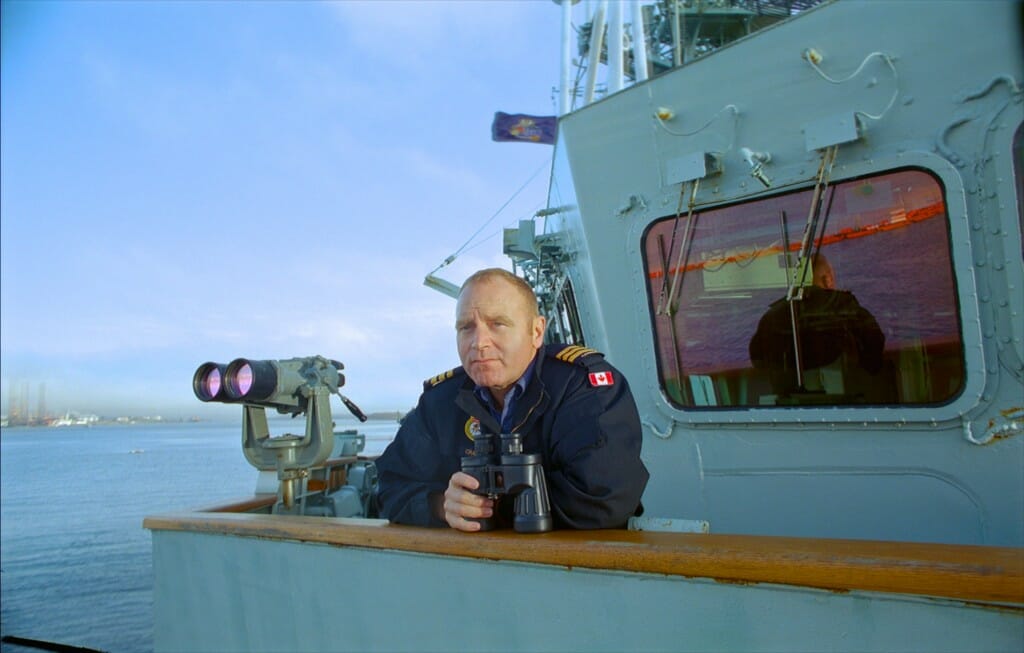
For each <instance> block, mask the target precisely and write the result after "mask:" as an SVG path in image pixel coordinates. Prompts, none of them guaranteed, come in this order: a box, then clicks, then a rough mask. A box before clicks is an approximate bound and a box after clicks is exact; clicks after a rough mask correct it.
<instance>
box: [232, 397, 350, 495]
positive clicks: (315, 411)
mask: <svg viewBox="0 0 1024 653" xmlns="http://www.w3.org/2000/svg"><path fill="white" fill-rule="evenodd" d="M301 392H302V393H303V394H304V395H306V398H307V399H308V404H307V406H308V407H307V409H306V433H305V435H304V436H298V435H290V434H285V435H280V436H276V437H271V436H270V428H269V427H268V425H267V414H266V408H264V407H263V406H253V405H248V404H247V405H245V406H244V408H245V411H244V413H243V415H242V451H243V452H244V453H245V458H246V460H248V461H249V463H250V464H251V465H252V466H253V467H255V468H256V469H259V470H277V478H278V481H279V484H278V490H277V504H275V506H274V513H275V514H292V513H294V514H299V512H301V508H300V507H297V506H296V501H295V498H296V497H297V496H300V495H301V493H302V482H303V480H304V479H306V478H307V477H308V476H309V470H310V468H312V467H316V466H317V465H321V464H323V462H324V461H325V460H327V458H328V456H330V455H331V450H332V449H333V448H334V422H333V421H332V418H331V404H330V399H331V391H330V389H329V388H327V387H325V386H317V387H312V388H310V387H308V386H307V387H304V388H302V390H301Z"/></svg>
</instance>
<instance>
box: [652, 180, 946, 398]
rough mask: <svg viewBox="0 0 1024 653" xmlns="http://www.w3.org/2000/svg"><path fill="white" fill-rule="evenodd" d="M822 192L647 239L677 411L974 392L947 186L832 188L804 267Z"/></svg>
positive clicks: (767, 202)
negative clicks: (966, 386)
mask: <svg viewBox="0 0 1024 653" xmlns="http://www.w3.org/2000/svg"><path fill="white" fill-rule="evenodd" d="M812 193H813V190H811V189H808V190H803V191H798V192H793V193H788V194H785V195H779V196H775V197H770V198H762V199H758V200H756V201H753V202H748V203H745V204H739V205H734V206H729V207H724V208H717V209H714V210H710V211H704V212H700V213H694V214H693V217H692V221H693V223H692V224H687V215H686V214H685V213H683V214H682V215H681V216H678V217H677V216H675V215H673V216H669V217H667V218H664V219H662V220H659V221H658V222H655V223H654V224H653V225H652V226H651V227H650V228H649V229H648V231H647V233H646V234H645V236H644V252H645V261H646V270H647V278H648V297H649V303H650V310H651V316H652V320H653V324H654V331H655V335H656V338H657V352H658V364H659V374H660V379H661V384H662V387H663V389H664V392H665V393H666V395H667V396H668V398H669V399H670V400H671V401H672V402H673V403H675V404H677V405H679V406H682V407H730V406H775V405H793V404H798V405H861V404H873V405H893V404H903V405H906V404H911V405H913V404H918V405H920V404H937V403H942V402H946V401H949V400H951V399H952V398H953V397H954V396H955V395H956V394H957V393H958V392H959V391H960V390H961V389H962V387H963V382H964V360H963V352H962V344H961V340H960V325H959V317H958V315H959V313H958V306H957V298H956V288H955V285H954V278H953V272H952V269H953V268H952V261H951V257H950V243H949V234H948V231H947V219H946V208H945V204H944V201H943V189H942V186H941V185H940V183H939V182H938V180H937V179H936V178H935V177H933V176H932V175H930V174H929V173H927V172H924V171H921V170H902V171H898V172H890V173H887V174H884V175H878V176H874V177H871V178H865V179H858V180H852V181H847V182H843V183H839V184H835V185H833V186H832V187H830V188H829V189H827V190H826V192H825V195H824V198H823V202H822V207H823V208H822V211H821V213H820V215H819V222H818V225H817V231H816V232H815V237H814V239H813V241H812V242H811V246H810V247H809V248H808V249H807V251H805V252H804V253H805V257H806V261H807V265H806V266H798V261H799V260H800V259H801V257H800V252H801V240H802V238H803V234H804V229H805V224H806V223H807V222H808V217H807V216H808V214H809V212H810V205H811V199H812ZM812 263H813V265H812ZM799 267H803V268H804V269H799Z"/></svg>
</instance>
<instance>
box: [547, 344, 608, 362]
mask: <svg viewBox="0 0 1024 653" xmlns="http://www.w3.org/2000/svg"><path fill="white" fill-rule="evenodd" d="M596 353H598V351H597V350H596V349H591V348H590V347H580V346H579V345H569V346H568V347H566V348H565V349H563V350H562V351H560V352H558V353H557V354H555V358H557V359H558V360H561V361H565V362H566V363H575V362H576V359H577V358H579V357H580V356H587V355H588V354H596Z"/></svg>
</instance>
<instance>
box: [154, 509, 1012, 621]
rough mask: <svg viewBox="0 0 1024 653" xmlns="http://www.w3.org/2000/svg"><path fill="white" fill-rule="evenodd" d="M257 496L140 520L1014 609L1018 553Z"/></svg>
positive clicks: (170, 527)
mask: <svg viewBox="0 0 1024 653" xmlns="http://www.w3.org/2000/svg"><path fill="white" fill-rule="evenodd" d="M273 501H274V497H273V496H270V497H268V498H257V499H254V500H248V501H246V502H241V503H236V504H233V505H231V506H222V507H219V508H218V509H217V510H219V512H209V511H205V512H186V513H176V514H167V515H159V516H153V517H148V518H146V520H145V522H144V526H145V527H146V528H148V529H151V530H154V531H162V530H163V531H186V532H196V533H208V534H221V535H230V536H237V537H258V538H263V539H279V540H290V541H300V542H319V543H325V544H331V545H335V546H354V547H363V548H373V549H389V550H397V551H409V552H416V553H428V554H437V555H445V556H456V557H462V558H478V559H485V560H509V561H517V562H527V563H536V564H547V565H558V566H562V567H568V568H575V567H580V568H587V569H602V570H613V571H625V572H637V573H649V574H663V575H667V576H682V577H687V578H709V579H714V580H717V581H721V582H727V583H777V584H782V585H794V586H801V587H814V588H820V589H826V590H832V591H837V592H848V591H872V592H887V593H896V594H913V595H920V596H930V597H941V598H948V599H958V600H962V601H968V602H976V603H992V604H1000V605H1003V606H1005V607H1007V608H1010V609H1014V610H1024V548H1009V547H990V546H968V545H952V544H928V543H917V542H879V541H868V540H828V539H810V538H795V537H767V536H754V535H721V534H698V533H658V532H642V531H626V530H604V531H552V532H550V533H543V534H539V535H522V534H519V533H515V532H514V531H495V532H490V533H462V532H458V531H454V530H450V529H443V528H442V529H432V528H416V527H411V526H400V525H395V524H388V523H387V522H386V521H383V520H362V519H331V518H326V517H290V516H273V515H269V514H251V513H249V512H242V511H251V510H254V509H256V508H257V507H266V506H267V505H270V504H271V503H273Z"/></svg>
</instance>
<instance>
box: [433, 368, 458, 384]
mask: <svg viewBox="0 0 1024 653" xmlns="http://www.w3.org/2000/svg"><path fill="white" fill-rule="evenodd" d="M453 376H455V370H453V369H452V370H448V371H447V372H441V373H440V374H438V375H437V376H432V377H430V378H429V379H427V383H429V384H430V385H431V386H435V385H437V384H438V383H441V382H442V381H447V380H448V379H450V378H452V377H453Z"/></svg>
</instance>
